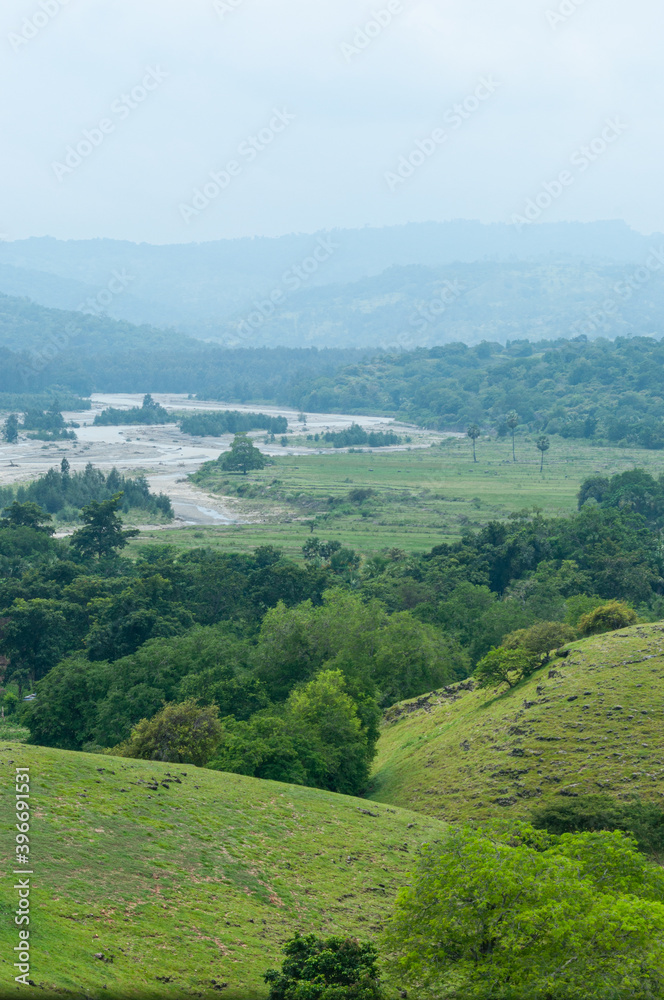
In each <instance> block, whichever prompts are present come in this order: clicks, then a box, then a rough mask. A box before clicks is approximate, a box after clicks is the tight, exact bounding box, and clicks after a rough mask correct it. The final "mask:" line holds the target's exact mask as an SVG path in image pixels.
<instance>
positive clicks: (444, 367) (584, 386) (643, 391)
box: [297, 337, 664, 448]
mask: <svg viewBox="0 0 664 1000" xmlns="http://www.w3.org/2000/svg"><path fill="white" fill-rule="evenodd" d="M663 369H664V345H663V344H662V343H661V341H659V340H654V339H650V338H646V337H639V338H629V339H627V338H618V340H616V341H608V340H604V339H597V340H592V341H589V340H588V339H587V338H586V337H580V338H577V339H576V340H557V341H551V342H542V343H536V344H532V343H530V342H529V341H513V342H511V343H508V345H507V346H506V347H502V346H501V345H500V344H493V343H483V344H480V345H479V346H477V347H466V346H465V345H464V344H450V345H448V346H446V347H436V348H432V349H431V350H418V351H412V352H409V353H403V354H394V355H391V356H389V357H386V356H383V357H380V358H377V359H374V360H373V361H368V362H364V363H360V364H357V365H353V366H350V367H348V368H346V369H344V370H342V371H340V372H338V373H337V374H336V375H335V377H334V378H333V379H326V378H320V379H318V380H317V381H316V382H315V383H314V384H313V385H311V386H308V387H307V386H304V385H303V384H300V385H299V386H298V399H297V405H298V406H301V407H302V408H303V409H305V410H324V411H325V410H332V411H334V410H337V411H342V412H350V413H359V412H367V411H373V412H388V411H389V412H391V413H395V414H397V415H398V416H400V417H402V418H403V419H405V420H412V421H414V422H416V423H419V424H422V425H424V426H428V427H434V428H438V429H460V430H465V429H466V427H467V426H468V425H469V424H472V423H477V424H479V425H480V426H481V427H484V428H492V429H496V430H497V431H498V433H500V434H507V433H508V426H507V424H506V421H505V417H506V415H507V414H508V413H509V412H510V411H512V410H514V411H516V413H517V414H518V415H519V418H520V423H521V424H523V425H526V426H528V427H529V428H530V429H531V430H540V431H546V432H547V433H549V434H561V435H562V436H563V437H575V438H591V439H594V440H596V441H598V442H599V443H601V442H602V441H611V442H625V443H630V444H632V443H634V444H640V445H642V446H643V447H646V448H661V447H664V424H663V423H662V421H663V418H664V393H663V392H662V373H663Z"/></svg>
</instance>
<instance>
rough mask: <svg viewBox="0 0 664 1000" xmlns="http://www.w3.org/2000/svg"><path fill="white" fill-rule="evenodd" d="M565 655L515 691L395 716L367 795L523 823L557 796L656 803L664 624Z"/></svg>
mask: <svg viewBox="0 0 664 1000" xmlns="http://www.w3.org/2000/svg"><path fill="white" fill-rule="evenodd" d="M566 648H569V649H570V655H569V656H568V657H566V658H564V659H562V658H557V659H552V660H551V662H550V663H549V664H548V665H547V666H545V667H543V668H541V669H540V670H539V671H538V672H537V673H536V674H535V675H534V676H533V677H531V678H529V679H528V680H527V681H524V682H522V683H521V684H520V685H519V686H518V687H516V688H514V689H513V690H511V691H505V692H504V693H499V694H496V692H493V691H490V690H488V691H467V690H462V689H460V690H458V691H456V693H454V694H452V695H451V696H450V694H448V693H446V692H444V691H443V692H434V693H433V694H431V695H427V696H424V697H423V698H419V699H416V700H414V701H411V702H404V703H402V704H400V705H396V706H393V707H392V708H391V709H389V710H388V712H387V713H386V717H385V720H384V723H383V729H382V734H381V737H380V741H379V744H378V758H377V760H376V764H375V768H374V774H373V777H372V784H371V788H370V791H369V797H370V798H373V799H375V800H377V801H379V802H382V803H390V804H392V805H399V806H402V807H404V808H409V809H415V810H417V811H418V812H422V813H426V814H428V815H430V816H436V817H438V818H439V819H446V820H450V821H457V820H464V819H474V820H484V819H488V818H491V817H495V816H501V817H507V818H517V817H525V816H527V815H528V814H529V813H530V811H531V809H532V808H533V806H535V805H540V804H541V803H542V802H546V801H550V800H551V799H553V798H555V797H556V796H560V795H562V796H576V795H580V794H588V793H597V792H604V793H607V794H609V795H612V796H614V797H616V798H618V799H621V798H622V799H624V798H628V797H630V796H632V795H635V796H639V797H640V798H642V799H645V800H654V801H655V802H659V803H661V802H662V798H663V796H664V623H661V622H660V623H658V624H650V625H635V626H633V627H632V628H628V629H622V630H621V631H618V632H611V633H608V634H606V635H600V636H597V637H594V638H592V639H584V640H581V641H579V642H575V643H573V644H571V645H570V646H569V647H566ZM464 683H467V682H464Z"/></svg>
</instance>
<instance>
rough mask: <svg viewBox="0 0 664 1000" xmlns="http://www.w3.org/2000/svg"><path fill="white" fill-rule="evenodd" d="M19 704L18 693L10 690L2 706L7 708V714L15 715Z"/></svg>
mask: <svg viewBox="0 0 664 1000" xmlns="http://www.w3.org/2000/svg"><path fill="white" fill-rule="evenodd" d="M18 705H19V700H18V695H16V694H14V692H13V691H8V692H7V694H6V695H5V697H4V701H3V703H2V707H3V708H4V710H5V715H13V714H14V713H15V712H16V710H17V709H18Z"/></svg>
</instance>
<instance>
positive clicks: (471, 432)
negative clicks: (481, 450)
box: [466, 424, 482, 462]
mask: <svg viewBox="0 0 664 1000" xmlns="http://www.w3.org/2000/svg"><path fill="white" fill-rule="evenodd" d="M466 433H467V435H468V437H469V438H470V440H471V441H472V442H473V462H476V461H477V455H476V454H475V442H476V441H477V439H478V437H479V436H480V434H481V433H482V431H481V430H480V429H479V427H478V426H477V424H471V425H470V427H469V428H468V430H467V431H466Z"/></svg>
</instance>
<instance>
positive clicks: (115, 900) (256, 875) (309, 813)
mask: <svg viewBox="0 0 664 1000" xmlns="http://www.w3.org/2000/svg"><path fill="white" fill-rule="evenodd" d="M0 763H2V774H3V788H4V789H5V792H4V793H3V795H2V796H1V797H0V803H1V805H0V809H1V823H2V829H3V836H2V838H1V842H2V854H3V857H2V861H3V868H4V870H5V872H8V871H11V870H12V868H13V867H14V865H13V863H12V859H10V857H9V854H10V849H11V850H12V852H13V840H14V832H15V831H14V824H15V816H14V815H13V807H14V795H13V784H14V769H15V766H17V765H20V766H28V767H30V775H31V796H32V797H31V799H30V803H31V813H32V820H31V833H30V836H31V844H30V848H31V854H30V861H31V864H30V868H31V869H32V870H33V871H34V875H33V876H32V886H33V894H32V897H31V903H32V907H31V917H30V919H31V922H30V944H31V955H32V958H31V970H30V975H31V978H32V980H33V981H34V982H35V983H36V984H37V986H36V987H35V988H31V987H27V986H22V985H21V986H17V985H16V984H15V983H14V981H13V977H14V975H15V972H14V969H13V967H12V962H13V961H14V959H13V958H12V955H13V954H14V953H13V951H12V948H13V947H14V945H15V944H16V943H17V941H18V934H17V933H16V934H15V935H14V934H13V933H12V928H14V924H13V913H14V911H15V910H16V905H17V904H16V895H17V894H16V892H15V891H14V890H13V889H12V884H13V876H11V875H9V876H6V877H5V879H4V881H3V886H2V890H1V892H0V906H1V907H2V910H3V915H4V917H3V920H2V925H3V928H4V930H3V935H2V937H3V942H4V944H5V947H4V948H3V949H2V956H1V958H2V961H1V963H0V979H1V983H0V996H2V997H3V998H5V997H10V996H14V995H16V996H24V997H44V996H45V995H57V996H62V997H68V998H70V1000H74V998H76V1000H78V998H83V997H86V998H94V1000H99V998H100V997H108V998H109V1000H110V998H113V1000H132V998H133V1000H138V998H140V1000H144V998H145V1000H147V998H154V1000H157V998H159V1000H161V998H168V997H173V998H179V997H191V996H196V997H204V998H209V997H213V996H219V995H220V993H221V995H223V996H224V997H226V998H227V1000H240V998H241V1000H261V998H263V997H265V996H266V994H267V989H266V986H265V984H264V983H263V982H262V975H263V973H264V972H265V971H266V970H267V969H268V968H269V967H270V966H275V965H277V964H279V963H280V947H281V945H282V943H283V942H284V941H285V940H286V939H287V938H288V937H291V936H292V934H293V933H294V932H295V931H296V930H301V931H303V932H308V931H314V932H318V933H323V934H333V933H337V932H339V933H347V934H353V935H357V936H359V937H361V938H368V937H371V936H373V935H375V933H376V932H377V931H379V929H380V927H381V926H382V924H383V922H384V920H385V919H386V917H387V916H388V914H389V913H390V910H391V906H392V902H393V898H394V895H395V892H396V890H397V888H398V887H399V886H400V885H402V884H403V883H404V882H405V881H406V879H407V874H406V873H407V871H408V869H409V867H410V864H411V858H412V852H413V850H414V849H415V847H416V845H417V844H418V843H420V842H422V841H424V840H427V839H431V838H432V837H436V836H437V835H438V834H439V833H440V832H441V830H442V827H441V825H440V824H439V823H438V822H437V821H436V820H433V819H431V818H430V817H427V816H414V815H413V814H412V813H408V812H403V811H402V810H400V809H395V808H388V807H386V806H376V805H375V804H370V803H367V802H365V801H363V800H361V799H354V798H350V797H347V796H342V795H334V794H332V793H328V792H322V791H317V790H315V789H311V788H302V787H299V786H292V785H282V784H277V783H275V782H269V781H258V780H256V779H253V778H246V777H243V776H240V775H235V774H221V773H219V772H216V771H206V770H202V769H199V768H195V767H191V766H188V765H174V764H159V763H152V762H148V761H140V760H127V759H123V758H117V757H107V756H98V755H92V754H83V753H68V752H66V751H62V750H51V749H45V748H42V747H34V746H28V745H26V744H23V743H19V742H5V741H4V740H3V742H1V743H0ZM7 789H11V791H12V794H9V793H8V792H7V791H6V790H7ZM14 929H15V930H17V929H16V928H14ZM14 937H16V940H14V939H13V938H14ZM100 955H101V956H103V957H101V958H100V957H98V956H100Z"/></svg>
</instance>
